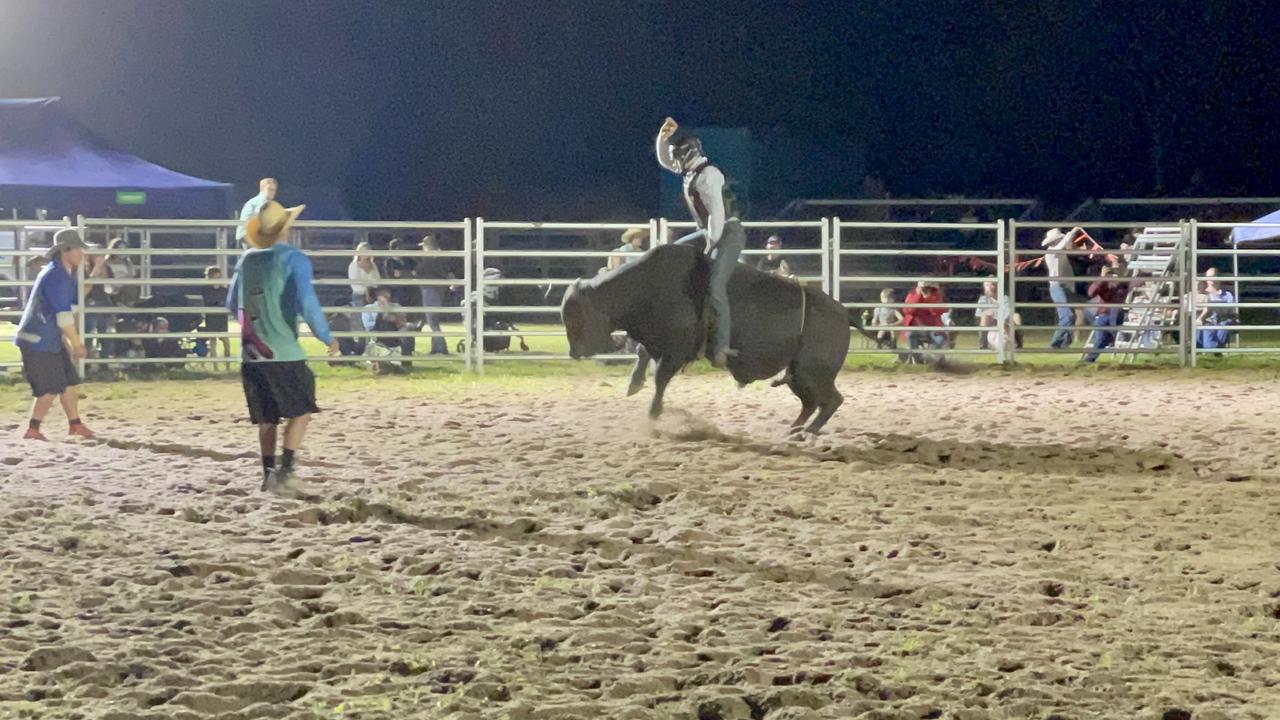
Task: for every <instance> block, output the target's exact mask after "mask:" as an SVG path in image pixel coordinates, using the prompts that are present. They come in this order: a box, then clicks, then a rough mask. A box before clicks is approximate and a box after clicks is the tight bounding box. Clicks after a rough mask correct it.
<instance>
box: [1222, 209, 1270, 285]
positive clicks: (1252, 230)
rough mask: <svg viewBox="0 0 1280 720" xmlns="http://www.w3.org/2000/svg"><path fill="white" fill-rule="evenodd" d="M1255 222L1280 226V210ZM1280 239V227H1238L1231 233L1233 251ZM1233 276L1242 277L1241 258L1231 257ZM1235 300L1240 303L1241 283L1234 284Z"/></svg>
mask: <svg viewBox="0 0 1280 720" xmlns="http://www.w3.org/2000/svg"><path fill="white" fill-rule="evenodd" d="M1253 222H1255V223H1258V224H1260V225H1268V224H1270V225H1278V226H1280V210H1277V211H1275V212H1273V213H1270V214H1268V215H1263V216H1262V217H1260V218H1258V219H1257V220H1254V221H1253ZM1276 239H1280V227H1247V226H1245V227H1238V228H1235V229H1233V230H1232V231H1231V249H1233V250H1238V249H1239V248H1240V246H1241V245H1242V244H1244V243H1257V242H1266V241H1267V240H1276ZM1231 274H1232V275H1233V276H1234V277H1237V278H1238V277H1240V256H1239V255H1234V254H1233V255H1232V256H1231ZM1234 288H1235V290H1234V291H1235V299H1236V302H1240V281H1239V280H1236V281H1235V283H1234Z"/></svg>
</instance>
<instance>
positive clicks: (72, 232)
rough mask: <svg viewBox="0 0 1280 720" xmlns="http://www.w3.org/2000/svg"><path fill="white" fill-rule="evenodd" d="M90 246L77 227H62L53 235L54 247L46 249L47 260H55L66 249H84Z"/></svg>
mask: <svg viewBox="0 0 1280 720" xmlns="http://www.w3.org/2000/svg"><path fill="white" fill-rule="evenodd" d="M87 247H89V246H88V245H87V244H85V241H84V240H83V239H82V238H81V237H80V231H79V230H76V229H75V228H62V229H61V230H59V231H58V232H57V234H55V235H54V236H53V247H51V248H49V249H48V250H46V251H45V253H44V257H45V259H46V260H54V259H56V258H58V257H60V256H61V255H62V253H63V252H64V251H66V250H84V249H85V248H87Z"/></svg>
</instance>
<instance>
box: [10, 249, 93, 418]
mask: <svg viewBox="0 0 1280 720" xmlns="http://www.w3.org/2000/svg"><path fill="white" fill-rule="evenodd" d="M85 247H86V245H85V243H84V240H82V239H81V238H80V233H79V232H77V231H76V230H74V229H72V228H64V229H62V230H59V231H58V233H57V234H56V235H54V236H53V247H52V248H50V249H49V252H48V254H47V255H46V258H48V260H49V264H48V265H45V267H44V269H43V270H41V271H40V274H39V275H38V276H37V277H36V284H35V287H33V288H32V289H31V295H30V296H29V297H28V298H27V305H26V307H24V308H23V310H22V320H21V321H19V323H18V333H17V337H15V338H14V341H13V342H14V344H15V345H17V346H18V350H19V351H20V352H21V353H22V372H23V374H24V375H25V376H26V378H27V382H28V383H30V384H31V395H32V396H33V397H34V398H35V400H34V401H33V402H32V403H31V418H30V420H29V422H28V424H27V431H26V434H25V435H23V437H24V438H25V439H27V440H46V439H47V438H45V436H44V434H43V433H41V432H40V423H42V422H43V421H44V417H45V415H46V414H48V412H49V408H51V407H53V401H54V399H55V398H56V399H58V400H59V401H60V402H61V403H62V409H63V411H65V412H66V413H67V420H68V422H69V423H70V429H69V430H68V432H69V433H70V434H71V435H75V436H78V437H84V438H91V437H93V432H92V431H90V430H89V428H87V427H85V425H84V423H82V422H80V410H79V407H78V402H79V398H78V397H77V395H76V391H75V389H74V388H75V386H76V385H79V384H80V376H79V375H78V374H77V373H76V366H75V363H74V362H73V361H72V356H73V355H74V356H75V357H76V358H84V357H85V355H86V354H87V353H86V352H85V349H84V342H83V341H82V340H81V339H80V333H79V332H78V331H77V330H76V316H75V313H76V303H77V301H78V299H79V293H78V292H77V289H76V268H77V267H79V266H80V263H82V262H84V250H85Z"/></svg>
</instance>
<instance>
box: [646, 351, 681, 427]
mask: <svg viewBox="0 0 1280 720" xmlns="http://www.w3.org/2000/svg"><path fill="white" fill-rule="evenodd" d="M679 369H680V363H678V362H676V361H675V360H673V359H671V357H670V356H668V357H661V358H658V370H657V372H655V373H654V374H653V385H654V390H653V402H651V403H649V417H651V418H655V419H656V418H657V417H658V416H659V415H661V414H662V395H663V393H665V392H666V391H667V383H669V382H671V378H673V377H675V375H676V371H677V370H679Z"/></svg>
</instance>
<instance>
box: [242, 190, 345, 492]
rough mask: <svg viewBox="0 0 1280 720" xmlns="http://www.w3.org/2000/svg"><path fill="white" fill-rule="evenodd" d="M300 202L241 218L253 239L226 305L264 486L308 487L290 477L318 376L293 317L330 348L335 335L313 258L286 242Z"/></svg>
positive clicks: (312, 409) (277, 488)
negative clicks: (315, 281)
mask: <svg viewBox="0 0 1280 720" xmlns="http://www.w3.org/2000/svg"><path fill="white" fill-rule="evenodd" d="M301 212H302V206H299V207H295V208H289V209H287V210H286V209H285V208H284V207H283V206H281V205H280V203H278V202H275V201H272V202H269V203H267V204H265V205H263V206H262V209H261V210H260V211H259V212H258V214H257V215H255V216H253V217H252V218H250V219H249V222H248V223H246V232H245V239H246V240H247V241H248V242H249V245H250V246H251V247H250V249H249V250H246V251H245V253H244V255H243V256H241V258H240V265H239V267H238V268H237V269H236V275H235V278H234V279H233V280H232V281H231V289H230V291H229V292H228V293H227V310H228V311H230V312H231V314H232V315H235V316H236V317H237V318H238V320H239V322H240V345H241V363H240V376H241V381H242V383H243V385H244V395H245V402H246V404H247V405H248V407H249V419H250V421H251V422H252V423H253V424H254V425H257V426H258V444H259V446H260V447H261V450H262V473H263V482H262V489H263V490H269V491H271V492H274V493H276V494H280V495H285V496H292V497H298V496H303V495H305V492H304V491H303V490H302V488H301V487H300V486H299V485H298V484H297V483H296V481H295V479H294V461H295V458H296V455H297V452H298V451H299V450H300V449H301V448H302V439H303V436H304V435H305V433H306V430H307V423H308V421H309V420H310V418H311V415H312V413H315V412H319V409H318V408H317V407H316V379H315V376H314V375H312V374H311V369H310V368H308V367H307V362H306V353H305V352H304V351H303V349H302V345H301V343H299V342H298V319H299V317H301V318H302V319H304V320H306V322H307V325H309V326H310V327H311V332H313V333H314V334H315V336H316V337H317V338H319V339H320V341H321V342H323V343H325V344H326V345H328V346H329V354H330V355H334V354H337V352H338V343H337V342H336V341H335V340H334V339H333V335H332V333H331V332H330V331H329V325H328V323H327V322H325V318H324V313H323V312H321V309H320V300H319V299H318V298H317V297H316V292H315V289H314V288H313V287H312V285H311V260H309V259H308V258H307V256H306V255H303V254H302V251H300V250H298V249H297V248H295V247H293V246H291V245H289V243H288V242H286V239H287V238H288V233H289V226H290V225H291V224H292V223H293V221H294V219H295V218H297V216H298V215H299V214H300V213H301ZM281 420H284V421H286V422H285V426H284V443H283V444H284V452H283V453H282V454H281V457H280V462H279V464H278V465H277V462H276V457H275V452H276V438H277V432H278V427H279V425H280V422H281Z"/></svg>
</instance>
